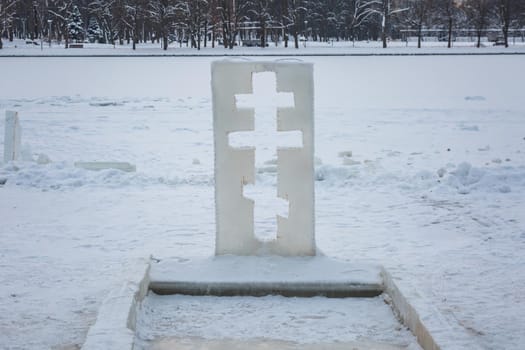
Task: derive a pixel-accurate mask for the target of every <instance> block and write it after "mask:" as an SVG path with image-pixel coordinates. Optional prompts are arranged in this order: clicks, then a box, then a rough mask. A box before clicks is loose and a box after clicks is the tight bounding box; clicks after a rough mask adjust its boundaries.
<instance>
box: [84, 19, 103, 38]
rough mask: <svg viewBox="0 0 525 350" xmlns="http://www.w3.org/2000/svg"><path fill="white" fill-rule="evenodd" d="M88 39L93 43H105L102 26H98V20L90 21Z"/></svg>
mask: <svg viewBox="0 0 525 350" xmlns="http://www.w3.org/2000/svg"><path fill="white" fill-rule="evenodd" d="M87 38H88V40H89V42H91V43H100V42H104V36H103V34H102V29H101V28H100V25H99V24H98V21H97V19H96V18H93V17H92V18H90V19H89V25H88V28H87Z"/></svg>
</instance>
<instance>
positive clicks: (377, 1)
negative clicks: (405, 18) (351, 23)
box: [364, 0, 409, 48]
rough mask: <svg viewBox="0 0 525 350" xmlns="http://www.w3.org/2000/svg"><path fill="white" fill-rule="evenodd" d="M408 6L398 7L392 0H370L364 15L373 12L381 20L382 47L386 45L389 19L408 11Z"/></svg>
mask: <svg viewBox="0 0 525 350" xmlns="http://www.w3.org/2000/svg"><path fill="white" fill-rule="evenodd" d="M408 9H409V8H408V7H403V8H398V7H396V6H394V5H393V0H371V1H369V2H368V6H367V8H366V10H364V13H365V14H366V15H368V14H369V13H370V14H375V15H377V16H379V18H380V22H381V39H382V41H383V48H386V47H387V39H388V35H389V32H390V20H391V18H392V16H394V15H396V14H398V13H401V12H405V11H408Z"/></svg>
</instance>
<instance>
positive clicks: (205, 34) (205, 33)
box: [204, 20, 208, 47]
mask: <svg viewBox="0 0 525 350" xmlns="http://www.w3.org/2000/svg"><path fill="white" fill-rule="evenodd" d="M207 44H208V21H207V20H206V21H204V47H206V45H207Z"/></svg>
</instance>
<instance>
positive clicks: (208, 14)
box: [0, 0, 525, 50]
mask: <svg viewBox="0 0 525 350" xmlns="http://www.w3.org/2000/svg"><path fill="white" fill-rule="evenodd" d="M524 27H525V0H153V1H145V0H0V49H1V48H2V46H3V43H2V39H4V40H10V41H12V40H13V39H14V38H15V37H18V38H24V39H30V40H36V39H40V40H41V41H42V40H49V42H51V40H52V39H53V40H56V41H58V42H63V43H64V44H65V47H66V48H67V47H68V46H69V44H70V43H71V42H84V41H86V40H87V41H90V42H99V43H109V44H113V45H119V44H120V45H123V44H124V43H125V42H126V43H128V44H132V48H133V49H135V48H136V45H137V44H139V43H144V42H158V43H159V44H160V45H161V46H162V48H163V49H165V50H166V49H167V48H168V46H169V45H170V44H173V43H179V44H180V45H182V44H183V43H184V44H186V45H188V46H191V47H193V48H196V49H200V48H201V46H204V47H206V46H208V45H210V46H212V47H215V45H216V44H218V45H222V46H224V47H225V48H230V49H232V48H233V47H234V46H235V45H236V44H237V43H238V42H240V41H244V42H245V43H248V42H249V43H250V44H255V45H257V46H261V47H266V46H268V45H269V44H270V43H271V42H275V43H278V42H284V46H286V47H288V45H289V42H291V43H290V45H293V46H294V47H295V48H299V46H300V44H299V43H300V41H301V40H314V41H330V40H352V41H356V40H378V39H380V40H382V42H383V47H387V45H388V40H389V39H398V38H401V37H402V35H405V36H408V35H410V36H415V37H417V38H418V47H421V40H422V38H423V37H424V36H425V33H428V32H429V31H434V33H441V34H440V39H441V40H446V41H448V46H449V47H450V46H451V43H452V41H453V33H455V32H457V31H458V30H460V29H461V30H463V32H469V33H474V35H475V36H477V45H478V47H479V46H481V38H482V37H483V35H484V33H486V32H487V30H488V29H492V30H494V29H497V30H498V32H499V33H500V36H501V39H502V42H503V44H504V45H505V46H508V44H509V34H511V33H513V31H516V30H521V31H520V32H519V33H521V35H522V36H523V33H524V32H523V28H524ZM411 34H413V35H411ZM254 38H255V39H254Z"/></svg>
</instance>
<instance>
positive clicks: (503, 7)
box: [498, 0, 525, 47]
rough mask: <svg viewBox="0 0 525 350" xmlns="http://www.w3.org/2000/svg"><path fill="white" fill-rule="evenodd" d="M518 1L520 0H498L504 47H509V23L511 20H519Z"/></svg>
mask: <svg viewBox="0 0 525 350" xmlns="http://www.w3.org/2000/svg"><path fill="white" fill-rule="evenodd" d="M520 1H522V0H498V10H499V11H498V14H499V20H500V24H501V30H502V32H503V40H504V41H505V47H509V28H510V26H511V24H512V23H513V22H515V23H517V22H518V20H519V15H520ZM521 6H523V2H522V3H521ZM524 8H525V7H524Z"/></svg>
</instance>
